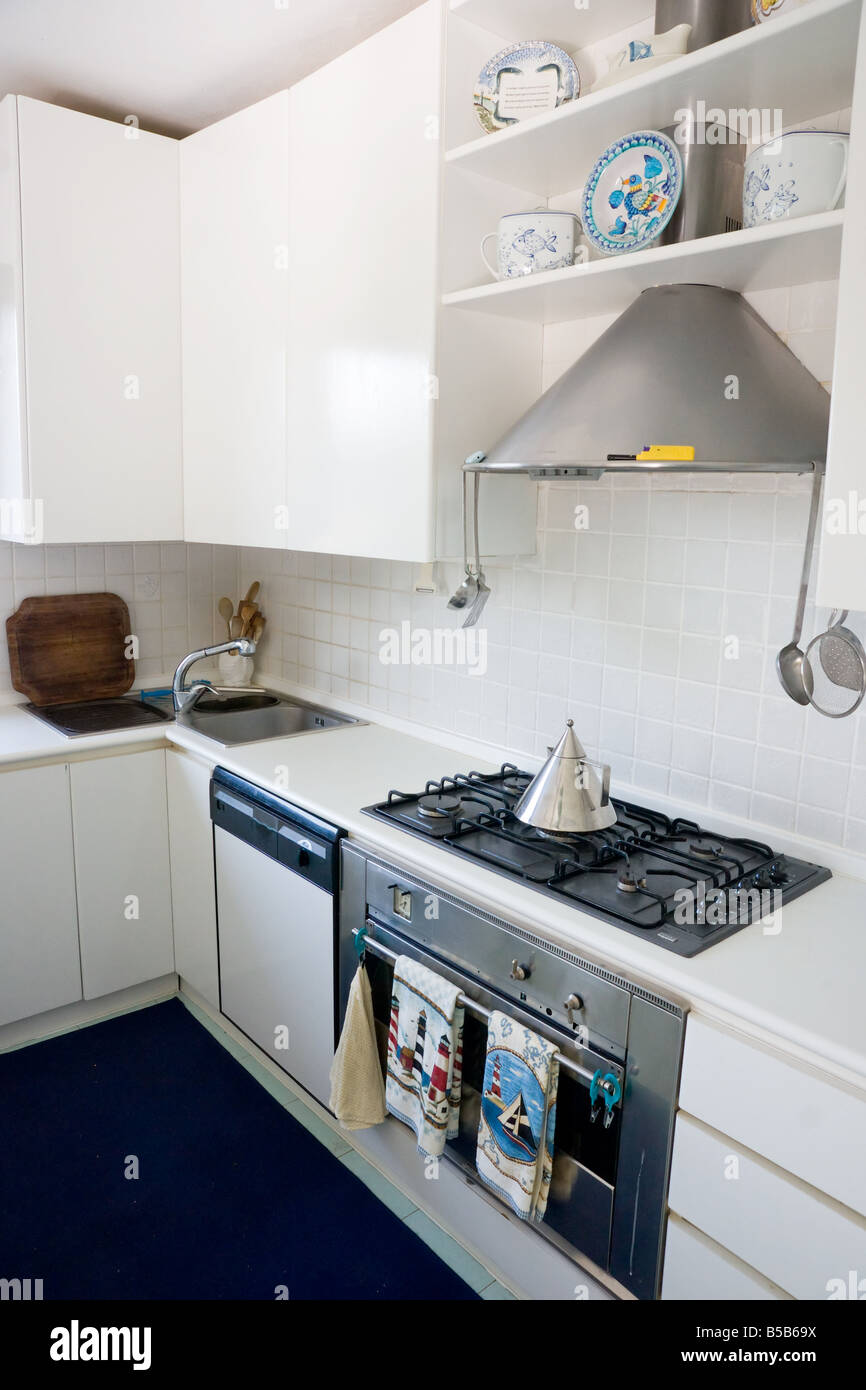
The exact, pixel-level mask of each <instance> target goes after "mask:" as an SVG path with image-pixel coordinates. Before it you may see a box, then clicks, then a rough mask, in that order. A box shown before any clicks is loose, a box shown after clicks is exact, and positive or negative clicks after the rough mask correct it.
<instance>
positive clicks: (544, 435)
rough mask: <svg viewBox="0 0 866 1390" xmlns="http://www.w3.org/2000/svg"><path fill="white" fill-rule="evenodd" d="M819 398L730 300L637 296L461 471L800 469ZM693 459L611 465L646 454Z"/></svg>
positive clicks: (660, 291)
mask: <svg viewBox="0 0 866 1390" xmlns="http://www.w3.org/2000/svg"><path fill="white" fill-rule="evenodd" d="M829 415H830V400H829V396H828V395H827V392H826V391H825V390H824V388H823V387H822V386H821V385H820V384H819V382H817V381H816V380H815V378H814V377H813V376H812V375H811V373H810V372H808V371H807V370H806V368H805V367H804V366H803V365H802V363H801V362H799V361H798V360H797V358H796V357H795V356H794V354H793V353H792V352H791V351H790V349H789V348H787V347H786V346H785V344H784V343H782V342H781V341H780V339H779V338H778V337H777V336H776V334H775V333H774V332H773V331H772V329H771V328H770V327H769V326H768V324H766V323H765V322H764V320H763V319H762V318H761V317H760V315H758V314H757V313H755V311H754V309H752V308H751V307H750V305H749V304H747V303H746V301H745V299H744V298H743V297H742V295H740V294H737V293H736V292H735V291H733V290H725V289H720V288H718V287H717V286H715V285H660V286H657V287H655V288H653V289H648V290H645V291H644V292H643V294H641V295H640V296H639V297H638V298H637V299H636V300H635V302H634V304H632V305H631V307H630V308H628V309H627V310H626V311H625V313H624V314H622V315H621V316H620V317H619V318H618V319H617V320H616V322H615V323H613V324H612V325H611V326H610V328H608V329H607V331H606V332H605V333H603V334H602V336H601V337H600V338H599V339H598V340H597V341H596V342H595V343H594V344H593V346H592V347H590V348H589V349H588V350H587V351H586V352H585V353H584V354H583V356H582V357H580V358H579V359H578V361H577V362H575V364H574V366H572V367H571V368H570V369H569V370H568V371H567V372H565V374H564V375H563V376H562V377H560V379H559V381H557V382H555V384H554V385H553V386H551V387H550V389H549V390H548V391H546V392H545V394H544V395H543V396H542V397H541V398H540V399H539V400H538V401H537V402H536V403H535V405H533V406H532V407H531V408H530V409H529V410H528V411H527V412H526V414H525V415H523V416H522V417H521V418H520V419H519V420H518V421H517V423H516V424H515V425H513V426H512V427H511V429H510V430H509V431H508V432H507V434H505V435H504V436H503V437H502V439H500V440H499V442H498V443H497V444H496V446H495V447H494V448H493V449H491V450H490V451H489V453H487V454H486V455H485V454H475V455H473V456H472V457H471V458H469V459H467V461H466V464H465V467H466V469H467V471H468V472H480V473H529V474H530V475H531V476H533V477H537V478H553V477H580V476H584V477H585V476H591V477H598V476H599V474H600V473H603V472H636V471H637V472H643V471H644V470H649V471H668V472H669V471H677V472H757V473H767V472H794V473H799V472H803V473H805V472H812V471H813V469H814V468H815V467H816V465H818V466H820V463H821V461H822V460H824V459H825V457H826V452H827V430H828V425H829ZM665 444H667V445H687V446H688V445H691V446H693V447H694V450H695V457H694V461H693V462H683V461H667V460H659V461H655V460H654V461H650V462H640V461H637V462H634V461H628V462H613V461H610V460H609V459H608V455H610V454H615V455H635V454H638V453H640V452H642V451H643V450H644V449H645V447H646V446H648V445H665Z"/></svg>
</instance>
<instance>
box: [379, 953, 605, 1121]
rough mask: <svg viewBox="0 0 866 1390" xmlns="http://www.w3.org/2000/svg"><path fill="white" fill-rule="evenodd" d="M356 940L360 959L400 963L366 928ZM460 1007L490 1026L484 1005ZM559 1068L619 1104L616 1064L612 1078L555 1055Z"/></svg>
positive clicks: (463, 999)
mask: <svg viewBox="0 0 866 1390" xmlns="http://www.w3.org/2000/svg"><path fill="white" fill-rule="evenodd" d="M352 934H353V936H354V938H355V950H356V951H357V953H358V956H359V957H360V956H361V955H362V954H363V952H364V951H372V952H373V955H374V956H379V957H380V958H381V959H382V960H385V961H388V963H389V964H391V965H393V964H394V962H395V961H396V960H397V952H396V951H392V950H391V949H390V948H389V947H388V946H383V945H382V943H381V942H380V941H377V940H376V938H375V937H374V936H368V934H367V929H366V927H355V928H354V930H353V933H352ZM457 1003H458V1004H459V1005H460V1006H461V1008H463V1009H465V1010H466V1012H467V1013H470V1014H473V1015H474V1016H475V1018H479V1019H481V1021H482V1022H483V1023H489V1022H490V1010H489V1009H485V1008H484V1006H483V1005H482V1004H477V1003H476V1002H475V1000H474V999H471V998H470V997H469V995H468V994H463V993H462V992H461V993H460V994H458V996H457ZM555 1055H556V1057H557V1058H558V1060H559V1065H560V1068H561V1069H562V1070H563V1071H567V1072H570V1073H571V1074H572V1075H573V1076H575V1077H576V1078H577V1080H578V1081H581V1082H582V1083H583V1084H585V1085H586V1086H589V1087H592V1086H593V1085H595V1086H596V1088H597V1089H598V1090H599V1091H604V1092H605V1093H606V1094H607V1095H608V1096H612V1097H614V1099H613V1101H612V1102H611V1103H612V1104H614V1105H615V1104H617V1103H618V1102H619V1100H620V1099H621V1096H622V1082H623V1071H622V1067H620V1066H619V1065H618V1063H616V1062H611V1061H609V1059H608V1058H605V1064H606V1066H607V1067H608V1068H609V1075H603V1074H601V1073H600V1071H599V1070H598V1069H597V1070H596V1071H590V1069H589V1067H582V1066H581V1065H580V1063H579V1062H573V1061H572V1060H571V1058H570V1057H566V1056H565V1055H564V1054H563V1053H562V1052H560V1051H558V1050H557V1052H556V1054H555Z"/></svg>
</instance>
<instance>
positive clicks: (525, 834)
mask: <svg viewBox="0 0 866 1390" xmlns="http://www.w3.org/2000/svg"><path fill="white" fill-rule="evenodd" d="M531 780H532V774H531V773H528V772H525V771H523V770H522V769H520V768H518V767H516V766H515V765H514V764H513V763H504V764H503V765H502V767H501V768H500V770H499V772H498V773H481V772H475V771H471V772H468V773H458V774H455V775H454V776H452V777H443V778H442V779H441V780H439V781H428V782H427V783H426V785H425V787H424V790H423V791H421V792H417V793H415V792H403V791H397V790H393V791H391V792H389V793H388V798H387V800H386V801H384V802H379V803H378V804H376V805H374V806H368V807H365V808H364V809H365V811H366V812H367V814H369V815H373V816H375V817H376V818H377V819H379V820H384V821H387V822H389V823H391V824H395V825H398V826H401V827H402V828H403V829H405V830H408V831H410V832H411V833H412V834H414V835H417V836H419V837H421V838H424V839H427V840H433V841H435V842H437V843H439V844H440V845H441V846H442V847H443V848H444V849H447V850H449V851H450V852H452V853H455V854H459V855H461V856H462V857H464V858H467V859H473V860H475V861H477V862H478V863H480V864H482V865H484V866H485V867H487V868H491V869H494V870H495V871H497V872H498V873H501V874H506V875H508V876H509V877H512V878H515V879H518V880H521V881H523V882H525V883H526V884H528V885H529V886H531V887H533V888H535V889H537V890H539V891H540V892H543V893H547V894H548V895H550V896H552V897H556V898H558V899H560V900H565V901H567V902H570V903H572V904H573V905H574V907H575V908H580V909H582V910H584V911H587V912H590V913H593V914H594V915H596V916H600V917H603V918H604V919H605V920H607V921H611V922H615V923H616V924H617V925H619V926H622V927H624V928H625V929H626V930H628V931H632V932H634V933H636V934H640V935H641V936H644V937H648V938H651V939H652V940H654V941H655V942H656V943H657V944H658V945H660V946H665V947H667V949H669V950H673V951H677V952H678V953H679V954H682V955H694V954H697V952H698V951H702V950H704V949H706V947H707V946H709V945H712V944H714V943H715V942H716V941H718V940H721V939H722V938H723V937H725V936H729V935H731V933H732V932H734V931H738V930H740V929H741V928H742V927H744V926H747V925H748V924H749V923H750V922H752V921H755V920H757V919H758V918H760V917H763V916H765V915H766V913H767V912H768V911H776V910H778V907H779V906H780V905H782V904H784V903H785V902H788V901H791V900H792V899H793V898H796V897H798V896H799V895H800V894H801V893H803V892H806V891H807V890H808V889H810V888H813V887H815V886H817V884H818V883H821V882H823V881H824V880H825V879H827V878H829V877H830V872H829V870H828V869H824V868H822V867H821V866H819V865H815V864H809V863H806V862H804V861H802V860H797V859H792V858H790V857H789V856H787V855H781V854H777V853H776V852H775V851H774V850H773V849H772V848H771V847H770V846H769V845H766V844H762V843H761V842H760V841H757V840H753V839H749V838H745V837H731V836H728V835H723V834H719V833H717V832H714V831H708V830H705V829H704V828H703V827H702V826H700V825H699V824H698V823H697V822H696V821H692V820H688V819H685V818H683V817H675V818H673V819H671V818H670V817H668V816H666V815H664V814H663V813H662V812H660V811H653V810H651V809H649V808H647V807H644V806H638V805H635V804H634V803H632V802H629V801H621V800H618V799H617V798H612V800H613V805H614V808H615V809H616V813H617V820H616V823H615V824H614V825H613V826H610V827H609V828H608V829H606V830H599V831H594V832H591V833H589V834H586V835H576V836H558V835H557V836H552V835H547V834H545V833H544V832H542V831H539V830H536V829H534V828H533V827H532V826H527V825H524V824H523V822H522V821H520V820H518V818H517V817H516V816H515V814H514V807H515V806H516V804H517V802H518V801H519V799H520V796H521V795H522V793H523V791H524V790H525V788H526V787H527V786H528V785H529V783H530V781H531Z"/></svg>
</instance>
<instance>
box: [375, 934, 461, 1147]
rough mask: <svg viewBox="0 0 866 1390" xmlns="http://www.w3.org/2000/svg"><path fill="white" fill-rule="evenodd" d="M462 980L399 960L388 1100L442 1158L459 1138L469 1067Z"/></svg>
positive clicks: (391, 1026)
mask: <svg viewBox="0 0 866 1390" xmlns="http://www.w3.org/2000/svg"><path fill="white" fill-rule="evenodd" d="M459 994H460V991H459V989H458V988H457V986H456V985H452V984H450V983H449V981H448V980H443V979H442V977H441V976H439V975H434V973H433V971H432V970H428V969H427V968H426V967H425V966H423V965H419V964H418V962H417V961H414V960H411V959H410V958H409V957H408V956H398V957H397V961H396V964H395V966H394V989H393V993H392V996H391V1019H390V1023H389V1027H388V1074H387V1078H386V1082H385V1104H386V1106H387V1107H388V1110H389V1111H390V1113H391V1114H392V1115H395V1116H396V1118H397V1119H398V1120H402V1121H403V1123H404V1124H407V1125H409V1127H410V1129H412V1130H414V1132H415V1137H416V1139H417V1140H418V1148H419V1150H420V1151H421V1153H423V1154H425V1155H426V1156H427V1157H428V1158H438V1157H439V1156H440V1155H441V1154H442V1153H443V1152H444V1149H445V1141H446V1139H456V1137H457V1126H458V1118H459V1111H460V1084H461V1073H462V1068H463V1010H462V1009H461V1008H460V1007H459V1005H458V1003H457V999H458V996H459Z"/></svg>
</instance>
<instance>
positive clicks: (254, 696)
mask: <svg viewBox="0 0 866 1390" xmlns="http://www.w3.org/2000/svg"><path fill="white" fill-rule="evenodd" d="M363 722H364V721H363V720H361V719H354V718H353V717H352V716H351V715H349V714H338V713H337V712H336V710H331V709H325V708H323V707H322V706H321V705H312V704H308V703H307V702H306V701H304V700H295V699H292V698H290V697H289V696H287V695H278V694H276V693H275V692H274V691H270V690H266V691H244V690H238V691H237V693H235V692H234V691H233V692H232V693H231V694H228V695H227V696H226V698H225V699H224V700H220V699H219V698H218V697H217V696H216V695H203V696H202V697H201V699H200V700H199V701H198V703H197V704H195V705H194V706H193V708H192V709H191V710H190V711H189V712H188V713H186V714H179V715H178V716H177V723H178V725H182V726H185V727H186V728H188V729H193V730H194V731H195V733H197V734H204V736H205V737H206V738H212V739H213V740H214V741H215V742H216V743H221V744H222V745H223V746H224V747H232V746H234V745H235V744H238V743H260V742H262V741H263V740H265V739H270V738H291V737H293V736H294V735H296V734H310V733H317V732H322V731H324V730H326V729H341V728H346V727H347V726H349V725H352V724H362V723H363Z"/></svg>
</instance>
